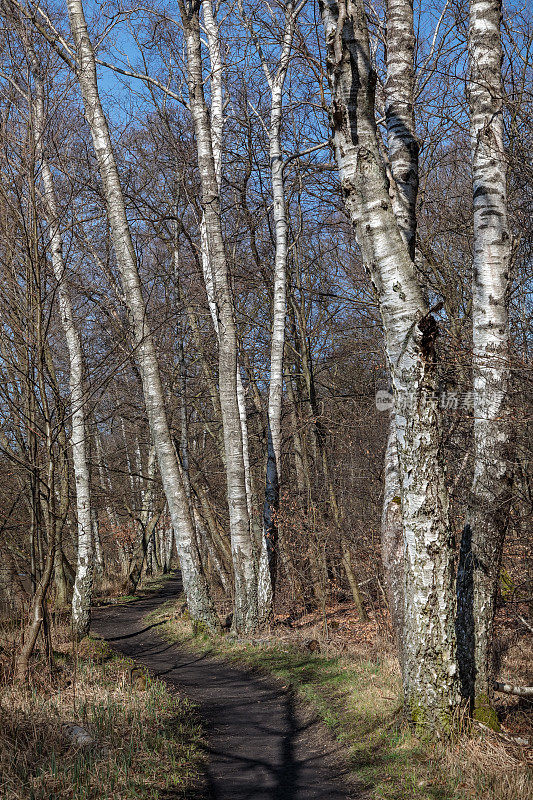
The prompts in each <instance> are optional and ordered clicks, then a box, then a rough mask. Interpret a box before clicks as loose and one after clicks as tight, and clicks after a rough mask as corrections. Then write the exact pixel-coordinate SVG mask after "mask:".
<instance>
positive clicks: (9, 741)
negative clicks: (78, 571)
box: [0, 630, 203, 800]
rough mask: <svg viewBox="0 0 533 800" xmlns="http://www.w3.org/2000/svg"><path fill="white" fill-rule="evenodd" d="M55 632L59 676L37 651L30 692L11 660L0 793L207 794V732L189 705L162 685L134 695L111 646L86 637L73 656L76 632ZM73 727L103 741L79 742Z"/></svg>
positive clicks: (35, 798)
mask: <svg viewBox="0 0 533 800" xmlns="http://www.w3.org/2000/svg"><path fill="white" fill-rule="evenodd" d="M55 634H56V635H55V637H54V644H55V646H56V651H55V652H54V663H53V670H52V675H50V672H49V670H48V669H47V667H46V665H45V663H44V661H43V660H42V654H38V656H37V658H36V659H35V661H34V663H33V664H32V680H31V685H30V688H29V689H28V690H21V689H20V688H16V687H14V686H13V685H12V684H10V683H9V682H8V678H9V675H8V674H7V675H6V671H8V670H9V664H8V662H7V661H6V660H5V659H4V661H3V666H4V680H3V682H2V683H3V685H2V688H1V689H0V774H1V776H2V780H1V782H0V797H2V798H5V800H50V798H54V800H55V798H57V799H58V800H59V799H60V798H65V800H67V799H68V800H70V799H72V800H89V799H92V798H107V797H112V798H113V800H133V798H143V799H144V798H160V797H173V798H179V797H192V796H194V797H198V792H199V791H200V784H201V774H202V771H203V755H202V752H201V730H200V727H199V725H198V723H197V721H196V718H195V714H194V710H193V709H192V708H191V706H190V704H189V703H188V701H186V700H183V699H181V698H178V697H176V696H175V695H172V694H170V692H169V691H168V690H167V688H166V687H165V685H164V684H163V683H161V682H160V681H157V680H154V681H148V685H147V688H146V690H142V691H139V690H136V689H132V688H131V687H130V685H129V680H128V678H129V676H128V666H129V665H128V662H127V661H126V660H125V659H122V658H119V657H117V656H115V655H113V653H112V652H111V651H110V650H108V648H107V646H106V645H105V643H103V642H100V641H92V640H85V641H84V642H83V643H82V645H81V646H80V648H79V652H78V653H73V652H72V649H71V646H70V644H69V643H68V642H67V641H66V639H67V638H68V632H67V633H64V636H63V637H61V636H59V635H58V631H57V630H56V631H55ZM61 638H63V639H64V641H63V643H60V642H59V641H58V640H60V639H61ZM66 722H76V723H77V724H78V725H80V726H82V727H83V728H84V729H86V730H87V731H88V732H89V733H90V734H91V736H92V737H93V739H94V745H93V746H92V747H90V748H80V747H78V746H75V745H73V744H72V743H71V741H70V740H69V739H68V738H67V737H66V735H65V734H64V733H63V730H62V723H66Z"/></svg>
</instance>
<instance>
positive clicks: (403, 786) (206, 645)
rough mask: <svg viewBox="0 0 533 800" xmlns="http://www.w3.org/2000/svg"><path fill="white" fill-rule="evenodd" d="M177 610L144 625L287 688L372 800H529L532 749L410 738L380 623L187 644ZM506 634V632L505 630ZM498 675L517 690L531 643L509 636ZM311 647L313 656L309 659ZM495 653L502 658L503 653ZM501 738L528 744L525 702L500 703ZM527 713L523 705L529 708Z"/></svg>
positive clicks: (464, 739)
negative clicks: (341, 752) (160, 627)
mask: <svg viewBox="0 0 533 800" xmlns="http://www.w3.org/2000/svg"><path fill="white" fill-rule="evenodd" d="M181 608H182V603H181V601H178V602H176V603H169V604H166V606H162V607H160V608H159V609H158V611H157V612H155V613H154V614H153V615H152V617H153V618H154V619H155V618H157V619H159V620H165V621H166V622H165V626H164V627H165V629H166V633H167V635H168V636H169V637H170V638H174V639H176V640H179V641H181V642H184V643H186V644H188V645H189V646H191V647H192V648H194V649H196V650H201V651H202V652H204V653H211V654H213V655H215V656H220V657H223V658H225V659H228V660H233V661H236V662H239V663H243V664H246V665H248V666H252V667H255V668H258V669H261V670H265V671H268V672H269V673H271V674H272V675H275V676H277V677H279V678H281V679H282V680H283V681H284V683H285V682H286V683H290V684H291V685H292V686H293V687H294V688H295V689H296V690H297V691H298V693H299V694H300V696H301V697H302V698H304V699H305V700H307V701H308V702H310V703H311V704H312V705H313V706H314V708H315V709H316V710H317V711H318V713H319V714H320V716H321V717H322V719H323V720H324V722H325V723H326V724H327V725H328V726H329V727H330V728H331V730H332V731H333V732H334V734H335V735H336V736H337V737H338V738H339V739H340V740H341V741H343V743H344V744H345V745H346V746H347V748H349V750H350V754H351V763H352V767H353V770H354V774H355V776H356V777H357V779H358V780H359V781H361V782H362V783H363V784H364V785H366V787H368V795H367V796H368V797H372V798H375V799H376V800H378V798H379V800H463V799H464V800H466V799H467V798H468V799H469V800H478V798H479V800H522V798H524V800H525V798H526V797H527V798H528V797H533V771H532V769H531V766H532V764H531V753H532V751H531V750H527V749H524V748H522V747H516V746H514V745H512V744H510V743H507V742H503V741H501V740H499V739H498V738H497V737H496V736H493V735H490V734H482V733H479V732H478V731H476V730H470V731H467V732H465V733H463V734H462V735H461V736H458V737H457V738H456V739H455V740H454V741H453V742H452V743H450V744H449V745H448V746H445V745H443V744H442V743H436V744H435V743H433V744H431V743H428V742H422V741H420V740H418V739H416V738H415V737H414V736H413V735H412V733H411V732H410V731H409V729H408V728H407V726H406V725H405V723H404V722H403V719H402V715H401V685H400V671H399V667H398V662H397V659H396V658H395V656H394V650H393V647H392V642H391V637H390V635H389V633H388V631H387V625H386V620H385V619H384V618H382V617H380V616H378V617H377V618H376V616H375V615H374V614H372V615H371V620H370V621H369V622H368V623H361V622H359V620H358V619H357V617H356V615H355V614H354V611H353V608H352V607H351V606H349V605H348V604H337V605H335V606H331V607H329V608H328V613H327V631H326V629H325V626H324V620H323V618H322V617H321V615H320V614H314V615H313V614H307V615H305V616H302V617H300V618H298V619H297V620H290V619H289V620H288V622H289V623H290V625H289V624H287V620H286V619H285V617H280V618H278V622H279V623H285V624H278V625H276V626H275V628H274V632H273V635H271V636H264V637H259V638H255V639H251V640H250V639H248V640H247V639H237V640H235V639H234V638H232V637H231V636H225V637H217V638H214V639H212V638H208V637H205V636H202V635H200V636H198V635H197V636H194V635H193V631H192V626H191V623H190V621H189V620H188V619H187V618H186V616H187V615H186V614H185V615H182V614H181V613H180V609H181ZM506 629H508V625H507V626H506ZM507 636H508V638H509V641H510V645H509V646H508V647H507V649H506V650H505V653H504V654H503V655H502V665H501V674H502V675H505V677H506V679H509V680H511V681H514V682H516V683H518V682H519V681H524V680H525V679H526V678H527V676H528V667H529V668H530V665H531V661H529V665H528V659H529V656H530V643H529V642H528V641H527V637H525V636H524V635H523V633H521V632H520V631H517V632H516V633H515V634H513V635H510V634H509V633H507ZM311 639H317V640H318V641H319V642H320V652H319V653H310V652H309V650H308V649H307V646H306V645H307V644H308V643H309V641H310V640H311ZM502 653H503V651H502ZM499 703H500V707H499V711H500V713H501V715H502V717H504V724H505V729H506V730H507V731H508V732H509V733H511V734H516V733H521V734H522V735H528V734H529V735H531V731H530V727H529V726H530V722H531V716H530V713H529V712H528V710H527V708H526V705H527V704H526V703H525V701H523V700H518V698H509V697H506V696H503V697H501V698H500V699H499ZM529 706H531V704H529Z"/></svg>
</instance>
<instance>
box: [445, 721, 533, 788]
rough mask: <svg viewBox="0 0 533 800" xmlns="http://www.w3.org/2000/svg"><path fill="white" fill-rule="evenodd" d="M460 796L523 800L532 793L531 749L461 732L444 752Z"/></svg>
mask: <svg viewBox="0 0 533 800" xmlns="http://www.w3.org/2000/svg"><path fill="white" fill-rule="evenodd" d="M445 763H446V766H447V767H448V769H449V770H450V773H451V774H452V775H453V776H454V779H455V780H456V781H457V793H458V796H459V797H467V798H472V800H474V799H475V800H522V798H523V799H524V800H525V799H526V798H528V797H533V770H532V766H533V762H532V760H531V752H530V751H529V752H528V751H527V750H525V749H524V748H520V747H514V746H513V745H511V744H509V743H507V742H502V741H498V740H497V738H496V737H492V736H490V735H489V736H487V737H485V738H483V737H479V736H476V737H475V738H472V737H468V736H463V737H461V738H460V739H459V740H458V741H457V742H456V743H455V744H454V745H453V746H450V747H449V748H448V750H447V752H446V761H445Z"/></svg>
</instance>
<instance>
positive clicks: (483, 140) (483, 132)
mask: <svg viewBox="0 0 533 800" xmlns="http://www.w3.org/2000/svg"><path fill="white" fill-rule="evenodd" d="M500 20H501V2H500V0H471V2H470V21H469V42H468V52H469V67H470V78H469V86H468V89H469V99H470V112H471V121H470V142H471V150H472V168H473V199H474V262H473V282H472V322H473V357H472V371H473V379H474V477H473V483H472V490H471V497H470V503H469V511H468V514H467V522H466V526H465V530H464V533H463V541H462V547H461V559H460V569H459V574H458V605H459V613H458V624H457V634H458V645H459V667H460V675H461V683H462V691H463V694H464V695H465V697H466V698H467V699H468V700H469V701H470V702H471V703H472V704H473V708H474V715H475V716H476V717H478V718H479V719H480V720H481V721H482V722H485V723H488V724H491V725H497V719H496V715H495V712H494V711H493V710H492V708H491V698H492V682H493V677H494V676H493V669H492V659H491V656H492V634H493V620H494V604H495V599H496V593H497V589H498V578H499V574H500V564H501V555H502V548H503V542H504V538H505V533H506V529H507V524H508V519H509V506H510V502H511V485H512V462H511V457H510V420H509V406H508V403H509V397H508V393H509V375H510V372H509V319H508V303H509V287H510V281H509V270H510V258H511V239H510V235H509V227H508V219H507V188H506V171H507V170H506V156H505V147H504V122H503V94H504V89H503V83H502V75H501V65H502V46H501V38H500Z"/></svg>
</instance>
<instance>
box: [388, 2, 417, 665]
mask: <svg viewBox="0 0 533 800" xmlns="http://www.w3.org/2000/svg"><path fill="white" fill-rule="evenodd" d="M386 37H387V78H386V82H385V117H386V124H387V144H388V154H389V161H390V169H391V173H392V184H393V185H392V186H391V190H390V194H391V199H392V207H393V210H394V216H395V217H396V222H397V223H398V228H399V230H400V234H401V236H402V239H403V240H404V242H405V244H406V246H407V250H408V252H409V256H410V258H411V260H412V261H414V258H415V245H416V223H417V221H416V198H417V194H418V150H419V147H418V142H417V140H416V135H415V114H414V103H415V75H414V50H415V35H414V23H413V2H412V0H388V2H387V27H386ZM399 498H400V469H399V463H398V448H397V445H396V424H395V415H394V413H391V415H390V421H389V435H388V437H387V446H386V452H385V464H384V492H383V512H382V517H381V552H382V560H383V568H384V573H385V585H386V590H387V596H388V601H389V608H390V613H391V621H392V627H393V630H394V633H395V638H396V642H397V646H398V654H399V657H400V660H401V659H402V638H403V637H402V630H403V622H404V615H403V605H404V596H403V595H404V590H403V575H404V570H405V565H404V559H403V548H404V543H403V525H402V515H401V510H400V505H399Z"/></svg>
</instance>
